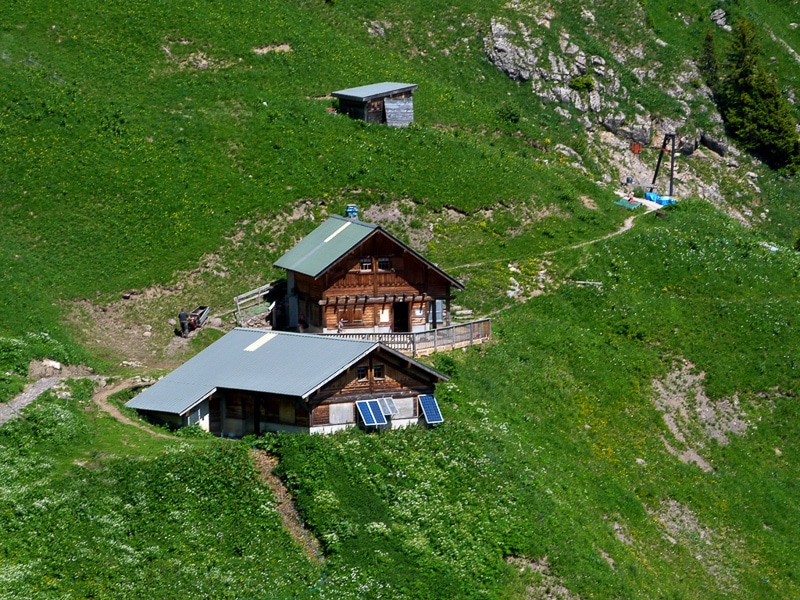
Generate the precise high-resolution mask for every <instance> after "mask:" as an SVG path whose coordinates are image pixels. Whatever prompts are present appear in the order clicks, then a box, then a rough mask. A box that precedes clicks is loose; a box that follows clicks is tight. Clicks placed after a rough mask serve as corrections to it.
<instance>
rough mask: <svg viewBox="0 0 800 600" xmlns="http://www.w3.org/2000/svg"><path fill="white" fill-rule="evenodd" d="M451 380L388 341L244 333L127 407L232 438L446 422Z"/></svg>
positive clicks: (214, 346) (202, 354)
mask: <svg viewBox="0 0 800 600" xmlns="http://www.w3.org/2000/svg"><path fill="white" fill-rule="evenodd" d="M446 379H447V377H445V376H444V375H442V374H441V373H439V372H437V371H435V370H434V369H431V368H430V367H428V366H426V365H424V364H422V363H419V362H417V361H415V360H413V359H411V358H409V357H407V356H405V355H403V354H400V353H399V352H397V351H395V350H392V349H390V348H388V347H386V346H384V345H383V344H381V343H379V342H370V341H364V340H351V339H341V338H336V337H332V336H320V335H305V334H299V333H291V332H283V331H272V330H260V329H242V328H237V329H234V330H233V331H231V332H229V333H227V334H226V335H225V336H223V337H222V338H220V339H219V340H217V341H216V342H215V343H213V344H212V345H211V346H209V347H208V348H206V349H205V350H203V351H202V352H200V353H199V354H197V355H196V356H195V357H193V358H191V359H190V360H189V361H187V362H186V363H185V364H183V365H182V366H181V367H179V368H178V369H176V370H175V371H173V372H172V373H170V374H168V375H166V376H165V377H164V378H162V379H160V380H159V381H157V382H156V383H155V384H153V385H152V386H150V387H149V388H147V389H145V390H144V391H142V392H141V393H140V394H139V395H138V396H136V397H135V398H133V399H132V400H130V401H129V402H128V403H127V404H126V406H128V407H130V408H135V409H137V410H138V411H140V412H141V413H142V414H144V415H145V416H147V417H148V418H149V419H151V420H153V421H156V422H160V423H167V424H170V425H173V426H176V427H180V426H185V425H190V424H198V425H199V426H200V427H201V428H203V429H204V430H206V431H210V432H211V433H213V434H215V435H218V436H223V437H242V436H244V435H248V434H260V433H263V432H266V431H289V432H308V433H330V432H334V431H337V430H340V429H344V428H346V427H350V426H355V425H359V426H362V427H365V428H367V429H377V428H398V427H404V426H407V425H409V424H412V423H419V422H421V423H429V424H433V423H437V422H441V420H442V416H441V413H440V411H439V407H438V405H437V404H436V400H435V398H434V396H433V392H434V386H435V384H436V383H437V382H440V381H445V380H446Z"/></svg>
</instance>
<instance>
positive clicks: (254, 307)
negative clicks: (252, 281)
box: [233, 283, 274, 324]
mask: <svg viewBox="0 0 800 600" xmlns="http://www.w3.org/2000/svg"><path fill="white" fill-rule="evenodd" d="M272 288H273V284H271V283H270V284H267V285H262V286H261V287H258V288H256V289H254V290H250V291H249V292H245V293H244V294H241V295H239V296H236V297H235V298H234V299H233V302H234V304H235V305H236V310H235V315H236V323H237V324H241V323H242V322H243V321H244V320H245V319H247V318H249V317H254V316H256V315H259V314H261V313H264V312H267V311H270V310H272V308H273V304H274V303H272V304H268V303H267V302H266V297H267V292H269V291H270V290H271V289H272Z"/></svg>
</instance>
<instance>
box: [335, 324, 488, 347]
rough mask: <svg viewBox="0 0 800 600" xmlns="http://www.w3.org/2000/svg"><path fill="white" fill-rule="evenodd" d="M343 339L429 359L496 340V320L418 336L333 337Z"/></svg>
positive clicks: (418, 333) (417, 334) (421, 333)
mask: <svg viewBox="0 0 800 600" xmlns="http://www.w3.org/2000/svg"><path fill="white" fill-rule="evenodd" d="M327 335H333V336H335V337H340V338H349V339H354V340H369V341H373V342H381V343H383V344H385V345H386V346H389V348H392V349H393V350H397V351H398V352H402V353H403V354H406V355H408V356H425V355H427V354H431V353H433V352H438V351H439V350H453V349H454V348H463V347H465V346H472V345H475V344H483V343H484V342H487V341H489V340H490V339H491V338H492V320H491V319H479V320H477V321H471V322H470V323H461V324H459V325H450V326H449V327H439V328H438V329H431V330H429V331H419V332H414V333H330V334H327Z"/></svg>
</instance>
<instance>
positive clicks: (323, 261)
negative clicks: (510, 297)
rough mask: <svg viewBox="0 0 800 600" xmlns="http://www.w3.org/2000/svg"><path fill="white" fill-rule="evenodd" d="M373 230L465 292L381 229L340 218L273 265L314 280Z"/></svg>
mask: <svg viewBox="0 0 800 600" xmlns="http://www.w3.org/2000/svg"><path fill="white" fill-rule="evenodd" d="M376 230H380V231H381V232H383V233H384V234H385V235H386V236H387V237H389V238H390V239H392V240H393V241H394V242H395V243H396V244H397V245H398V246H401V247H403V248H405V249H406V250H407V251H408V252H409V253H411V254H413V255H414V256H416V257H417V258H419V260H421V261H422V262H424V263H425V264H427V265H429V266H430V267H431V268H432V269H434V270H435V271H436V272H437V273H439V274H440V275H441V276H442V277H444V278H445V279H447V280H448V281H450V283H452V284H453V285H454V286H456V287H457V288H458V289H461V290H463V289H464V284H462V283H461V282H459V281H457V280H455V279H453V278H452V277H450V275H448V274H447V273H445V272H444V271H442V270H441V269H440V268H439V267H437V266H436V265H434V264H433V263H432V262H430V261H429V260H428V259H426V258H425V257H424V256H422V255H421V254H419V253H418V252H416V251H414V250H413V249H412V248H409V247H408V246H407V245H406V244H404V243H403V242H401V241H400V240H398V239H397V238H396V237H394V236H393V235H392V234H391V233H389V232H388V231H386V230H384V229H382V228H381V227H380V226H378V225H373V224H372V223H364V222H362V221H355V220H351V219H346V218H345V217H341V216H339V215H334V216H332V217H331V218H330V219H328V220H327V221H325V222H324V223H323V224H322V225H320V226H319V227H317V228H316V229H315V230H314V231H312V232H311V233H309V234H308V235H307V236H306V237H304V238H303V239H302V240H300V241H299V242H298V243H297V245H296V246H295V247H294V248H292V249H291V250H289V251H288V252H287V253H286V254H284V255H283V256H281V257H280V258H279V259H278V260H277V261H275V266H276V267H279V268H281V269H286V270H287V271H295V272H297V273H302V274H303V275H308V276H309V277H313V278H315V279H316V278H317V277H319V276H320V275H322V273H324V272H325V271H326V270H328V268H330V267H331V266H332V265H333V264H334V263H335V262H336V261H337V260H339V259H340V258H341V257H342V256H344V255H345V254H347V253H348V252H350V250H352V249H353V248H355V247H356V246H357V245H358V244H360V243H361V242H363V241H364V240H365V239H367V237H369V236H370V235H371V234H372V233H373V232H374V231H376Z"/></svg>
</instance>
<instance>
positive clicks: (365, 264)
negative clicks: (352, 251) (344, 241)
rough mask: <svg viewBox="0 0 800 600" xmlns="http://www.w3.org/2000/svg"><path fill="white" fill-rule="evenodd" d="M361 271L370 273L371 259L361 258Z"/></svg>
mask: <svg viewBox="0 0 800 600" xmlns="http://www.w3.org/2000/svg"><path fill="white" fill-rule="evenodd" d="M360 264H361V270H362V271H372V259H371V258H362V259H361V261H360Z"/></svg>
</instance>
